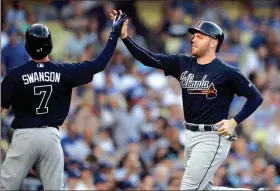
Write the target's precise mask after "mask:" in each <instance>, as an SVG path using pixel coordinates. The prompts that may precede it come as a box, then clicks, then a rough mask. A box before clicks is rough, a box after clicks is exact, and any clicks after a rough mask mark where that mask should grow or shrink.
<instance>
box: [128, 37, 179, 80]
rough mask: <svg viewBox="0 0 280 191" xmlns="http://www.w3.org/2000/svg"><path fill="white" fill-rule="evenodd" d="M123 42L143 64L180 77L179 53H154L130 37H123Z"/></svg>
mask: <svg viewBox="0 0 280 191" xmlns="http://www.w3.org/2000/svg"><path fill="white" fill-rule="evenodd" d="M123 42H124V44H125V46H126V47H127V49H128V50H129V52H130V53H131V54H132V56H133V57H134V58H135V59H137V60H139V61H140V62H141V63H142V64H144V65H146V66H150V67H153V68H157V69H162V70H164V73H165V75H171V76H173V77H176V78H177V77H178V74H179V73H180V65H179V55H177V54H171V55H167V54H161V53H153V52H151V51H149V50H147V49H145V48H143V47H141V46H139V45H138V44H136V43H135V42H134V41H133V40H132V39H131V38H130V37H127V38H125V39H123Z"/></svg>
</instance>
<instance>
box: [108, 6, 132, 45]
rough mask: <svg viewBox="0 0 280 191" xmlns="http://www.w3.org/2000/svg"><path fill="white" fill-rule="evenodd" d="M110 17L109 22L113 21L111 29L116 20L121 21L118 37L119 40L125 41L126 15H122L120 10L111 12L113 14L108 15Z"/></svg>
mask: <svg viewBox="0 0 280 191" xmlns="http://www.w3.org/2000/svg"><path fill="white" fill-rule="evenodd" d="M110 17H111V20H112V21H113V28H114V23H115V22H116V20H117V21H118V20H119V19H122V20H121V21H124V22H123V23H121V25H120V26H122V28H121V29H120V35H121V39H125V38H126V37H127V25H128V19H127V15H126V14H125V13H123V12H122V11H121V10H119V12H117V11H116V10H113V12H112V13H110Z"/></svg>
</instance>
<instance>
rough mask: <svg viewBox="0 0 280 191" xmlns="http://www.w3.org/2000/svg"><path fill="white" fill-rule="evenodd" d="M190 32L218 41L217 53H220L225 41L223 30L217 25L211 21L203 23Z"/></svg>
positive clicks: (190, 29)
mask: <svg viewBox="0 0 280 191" xmlns="http://www.w3.org/2000/svg"><path fill="white" fill-rule="evenodd" d="M188 31H189V32H190V33H191V34H194V33H196V32H200V33H202V34H205V35H207V36H210V37H212V38H214V39H216V40H218V45H217V49H216V52H219V50H220V48H221V45H222V43H223V41H224V33H223V30H222V29H221V28H220V27H219V26H218V25H217V24H215V23H213V22H210V21H203V22H201V23H200V24H199V25H198V27H194V28H189V29H188Z"/></svg>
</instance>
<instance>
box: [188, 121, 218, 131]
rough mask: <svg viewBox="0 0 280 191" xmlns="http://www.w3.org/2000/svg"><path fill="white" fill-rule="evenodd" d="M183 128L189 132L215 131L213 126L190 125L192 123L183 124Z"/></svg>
mask: <svg viewBox="0 0 280 191" xmlns="http://www.w3.org/2000/svg"><path fill="white" fill-rule="evenodd" d="M184 126H185V128H186V129H187V130H190V131H201V132H203V131H217V129H216V128H214V125H208V124H192V123H186V122H184Z"/></svg>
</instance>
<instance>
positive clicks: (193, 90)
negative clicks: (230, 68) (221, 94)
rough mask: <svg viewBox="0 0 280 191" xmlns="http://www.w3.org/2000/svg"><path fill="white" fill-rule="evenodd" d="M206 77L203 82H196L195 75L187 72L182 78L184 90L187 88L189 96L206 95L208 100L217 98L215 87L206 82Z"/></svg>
mask: <svg viewBox="0 0 280 191" xmlns="http://www.w3.org/2000/svg"><path fill="white" fill-rule="evenodd" d="M206 77H207V75H204V76H203V77H202V79H201V80H194V74H192V73H188V71H185V72H183V73H182V74H181V76H180V83H181V86H182V88H186V89H187V91H188V93H189V94H205V95H206V98H207V99H213V98H215V97H217V92H218V91H217V90H216V89H215V85H214V84H213V83H210V82H209V81H207V80H206Z"/></svg>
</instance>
